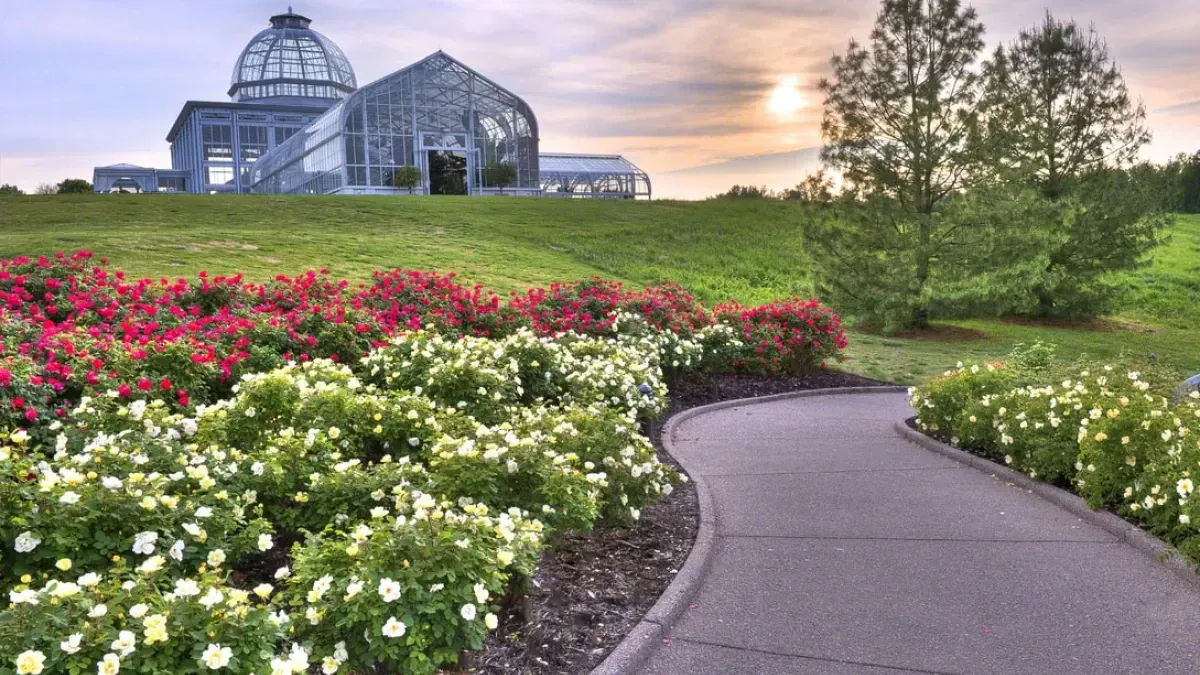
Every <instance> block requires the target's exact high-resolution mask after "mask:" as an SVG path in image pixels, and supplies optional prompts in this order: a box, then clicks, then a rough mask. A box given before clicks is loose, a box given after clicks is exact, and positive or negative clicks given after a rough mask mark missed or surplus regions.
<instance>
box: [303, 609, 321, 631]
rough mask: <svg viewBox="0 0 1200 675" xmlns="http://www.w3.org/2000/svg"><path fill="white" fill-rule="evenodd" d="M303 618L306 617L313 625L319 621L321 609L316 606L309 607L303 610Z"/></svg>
mask: <svg viewBox="0 0 1200 675" xmlns="http://www.w3.org/2000/svg"><path fill="white" fill-rule="evenodd" d="M304 618H305V619H308V622H309V623H311V624H312V625H314V626H315V625H317V624H319V623H321V611H320V610H319V609H317V608H316V607H309V608H308V609H306V610H304Z"/></svg>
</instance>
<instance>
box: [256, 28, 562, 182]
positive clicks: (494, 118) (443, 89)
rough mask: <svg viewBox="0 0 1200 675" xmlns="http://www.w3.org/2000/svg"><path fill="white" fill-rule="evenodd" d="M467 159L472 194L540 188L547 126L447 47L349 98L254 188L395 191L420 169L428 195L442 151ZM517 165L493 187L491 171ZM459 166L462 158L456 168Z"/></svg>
mask: <svg viewBox="0 0 1200 675" xmlns="http://www.w3.org/2000/svg"><path fill="white" fill-rule="evenodd" d="M446 156H449V157H452V158H455V160H456V162H461V166H462V167H465V168H464V169H462V171H463V173H464V175H463V176H462V178H461V185H462V188H463V191H464V192H465V194H473V195H477V194H478V195H481V194H494V193H499V192H502V191H503V192H504V193H506V194H538V193H539V192H540V189H539V183H540V174H539V169H538V126H537V119H536V117H535V116H534V114H533V110H532V109H531V108H530V107H529V105H528V104H527V103H525V101H523V100H522V99H521V98H520V97H518V96H517V95H516V94H513V93H512V92H510V91H508V90H507V89H504V88H503V87H501V86H499V85H498V84H496V83H495V82H492V81H491V80H489V79H487V78H486V77H484V76H483V75H480V74H479V73H478V72H476V71H474V70H472V69H471V68H468V67H467V66H466V65H464V64H463V63H462V62H460V61H458V60H457V59H454V58H453V57H451V56H450V55H448V54H446V53H445V52H442V51H438V52H435V53H434V54H431V55H430V56H428V57H426V58H424V59H422V60H420V61H418V62H416V63H414V64H412V65H411V66H408V67H407V68H404V69H402V70H398V71H396V72H395V73H392V74H391V75H388V76H386V77H383V78H381V79H379V80H377V81H375V82H373V83H371V84H369V85H366V86H364V87H362V88H361V89H359V90H358V91H356V92H354V93H353V94H350V95H349V96H347V97H346V98H345V99H343V100H342V101H341V102H339V103H338V104H337V105H335V106H334V107H332V108H330V109H329V110H328V111H327V112H326V113H325V114H324V115H322V116H321V117H320V118H318V119H317V120H316V121H314V122H313V123H312V124H311V125H309V126H308V127H306V128H305V129H304V130H302V131H301V132H299V133H297V134H296V135H295V136H293V137H292V138H291V139H289V140H288V141H287V142H285V143H284V144H283V145H282V146H280V147H278V148H276V149H274V150H272V151H271V152H269V153H267V154H266V155H264V156H263V157H262V158H260V159H259V160H258V162H257V163H256V164H255V167H254V171H253V179H252V185H251V191H253V192H261V193H270V194H324V193H331V192H348V193H394V192H397V191H403V190H400V189H398V188H396V187H393V179H394V176H395V173H396V170H397V169H398V168H400V167H403V166H415V167H417V168H418V169H420V171H421V175H422V183H421V185H420V186H419V187H418V188H417V189H416V190H415V192H421V193H425V194H429V193H430V192H431V191H437V190H436V188H437V187H438V182H437V180H436V178H435V177H433V176H431V172H432V171H434V170H439V169H438V167H439V166H440V165H435V164H436V163H437V162H439V161H441V159H442V158H443V157H446ZM493 162H501V163H507V164H512V165H513V166H514V167H515V168H516V170H517V179H516V182H515V183H514V184H513V185H511V186H506V187H505V188H503V190H501V189H500V188H498V187H495V186H489V185H487V184H486V181H485V179H484V171H483V169H484V167H486V166H487V165H488V164H490V163H493ZM456 166H458V164H456Z"/></svg>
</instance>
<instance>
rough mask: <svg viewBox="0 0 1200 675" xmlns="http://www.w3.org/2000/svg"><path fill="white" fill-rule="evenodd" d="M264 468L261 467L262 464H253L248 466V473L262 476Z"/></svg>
mask: <svg viewBox="0 0 1200 675" xmlns="http://www.w3.org/2000/svg"><path fill="white" fill-rule="evenodd" d="M264 468H265V467H264V466H263V463H262V462H255V463H253V464H251V465H250V473H252V474H254V475H255V476H261V475H263V469H264Z"/></svg>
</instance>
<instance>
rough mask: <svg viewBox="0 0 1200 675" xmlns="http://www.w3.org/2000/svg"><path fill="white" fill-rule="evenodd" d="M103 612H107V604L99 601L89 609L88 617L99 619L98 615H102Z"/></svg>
mask: <svg viewBox="0 0 1200 675" xmlns="http://www.w3.org/2000/svg"><path fill="white" fill-rule="evenodd" d="M105 614H108V605H105V604H104V603H100V604H99V605H96V606H95V607H93V608H92V609H91V611H89V612H88V617H89V618H92V619H99V618H100V617H102V616H104V615H105Z"/></svg>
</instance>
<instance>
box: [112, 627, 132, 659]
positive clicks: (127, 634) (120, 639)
mask: <svg viewBox="0 0 1200 675" xmlns="http://www.w3.org/2000/svg"><path fill="white" fill-rule="evenodd" d="M136 643H137V641H136V639H135V638H134V635H133V632H132V631H127V630H123V631H121V632H120V633H119V634H118V635H117V639H116V640H113V643H112V644H111V645H109V648H111V649H112V650H113V651H114V652H120V654H121V656H128V655H130V654H132V653H133V651H134V645H135V644H136Z"/></svg>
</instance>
